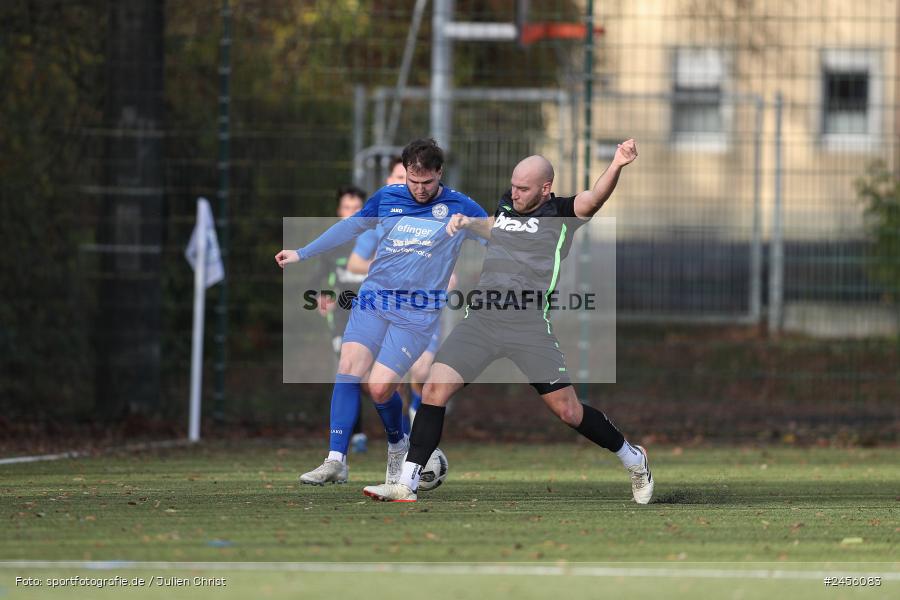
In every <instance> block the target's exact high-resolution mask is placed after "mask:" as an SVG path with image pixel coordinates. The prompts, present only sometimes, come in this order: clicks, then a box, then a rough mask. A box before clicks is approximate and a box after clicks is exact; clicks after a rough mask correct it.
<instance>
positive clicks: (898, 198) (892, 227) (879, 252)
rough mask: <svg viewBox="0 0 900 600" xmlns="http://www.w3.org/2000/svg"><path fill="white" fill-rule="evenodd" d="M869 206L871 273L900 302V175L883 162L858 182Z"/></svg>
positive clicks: (861, 198) (857, 185) (867, 224)
mask: <svg viewBox="0 0 900 600" xmlns="http://www.w3.org/2000/svg"><path fill="white" fill-rule="evenodd" d="M856 190H857V194H858V195H859V198H860V200H861V201H862V202H863V203H864V205H865V211H866V213H865V214H866V226H867V229H868V232H869V235H870V239H871V242H872V247H871V252H872V262H871V266H870V273H871V275H872V277H873V278H874V279H875V280H876V281H877V282H878V283H880V284H881V285H883V286H884V287H885V288H886V290H888V293H889V294H890V295H891V296H892V297H893V300H895V301H896V300H897V299H898V296H900V175H898V174H897V173H892V172H891V171H890V170H888V168H887V166H886V165H885V164H884V163H883V162H877V163H874V164H872V165H871V166H870V167H869V169H868V171H867V172H866V174H865V176H863V177H861V178H859V179H858V180H857V182H856Z"/></svg>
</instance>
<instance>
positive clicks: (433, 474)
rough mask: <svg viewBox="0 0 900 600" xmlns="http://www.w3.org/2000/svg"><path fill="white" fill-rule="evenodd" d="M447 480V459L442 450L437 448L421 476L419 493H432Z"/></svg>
mask: <svg viewBox="0 0 900 600" xmlns="http://www.w3.org/2000/svg"><path fill="white" fill-rule="evenodd" d="M446 478H447V457H446V456H444V453H443V452H441V449H440V448H435V450H434V452H432V453H431V457H430V458H429V459H428V462H427V463H425V467H424V468H423V469H422V472H421V473H420V474H419V491H420V492H430V491H431V490H433V489H435V488H436V487H438V486H440V485H441V484H442V483H444V480H445V479H446Z"/></svg>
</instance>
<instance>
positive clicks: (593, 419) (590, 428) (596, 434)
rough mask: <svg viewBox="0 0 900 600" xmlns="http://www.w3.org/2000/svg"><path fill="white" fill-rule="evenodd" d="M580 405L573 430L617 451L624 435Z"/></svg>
mask: <svg viewBox="0 0 900 600" xmlns="http://www.w3.org/2000/svg"><path fill="white" fill-rule="evenodd" d="M581 406H583V407H584V417H582V419H581V424H580V425H578V427H575V428H574V429H575V431H577V432H578V433H580V434H581V435H583V436H584V437H586V438H587V439H589V440H591V441H592V442H594V443H595V444H597V445H598V446H603V447H604V448H606V449H607V450H609V451H610V452H618V451H619V449H621V448H622V444H624V443H625V436H623V435H622V433H621V432H620V431H619V430H618V429H616V426H615V425H613V424H612V423H610V421H609V419H607V418H606V415H605V414H603V413H602V412H600V411H599V410H597V409H596V408H594V407H593V406H588V405H587V404H582V405H581ZM418 420H419V418H418V417H416V422H418Z"/></svg>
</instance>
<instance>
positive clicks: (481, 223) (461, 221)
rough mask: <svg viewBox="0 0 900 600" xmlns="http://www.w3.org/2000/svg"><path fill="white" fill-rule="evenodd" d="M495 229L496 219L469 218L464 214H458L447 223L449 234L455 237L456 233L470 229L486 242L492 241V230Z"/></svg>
mask: <svg viewBox="0 0 900 600" xmlns="http://www.w3.org/2000/svg"><path fill="white" fill-rule="evenodd" d="M493 227H494V217H487V218H484V219H479V218H476V217H469V216H467V215H464V214H462V213H456V214H454V215H453V216H452V217H450V220H449V221H448V222H447V234H448V235H450V236H453V235H455V234H456V232H458V231H461V230H463V229H468V230H469V231H471V232H472V233H474V234H475V235H477V236H479V237H483V238H484V239H486V240H489V239H491V229H492V228H493Z"/></svg>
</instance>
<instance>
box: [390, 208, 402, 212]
mask: <svg viewBox="0 0 900 600" xmlns="http://www.w3.org/2000/svg"><path fill="white" fill-rule="evenodd" d="M391 212H392V213H402V212H403V209H402V208H392V209H391Z"/></svg>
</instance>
